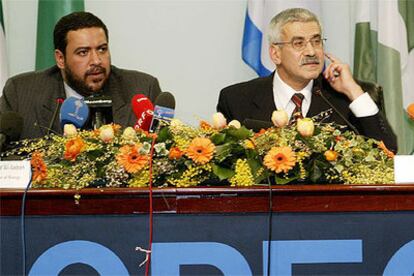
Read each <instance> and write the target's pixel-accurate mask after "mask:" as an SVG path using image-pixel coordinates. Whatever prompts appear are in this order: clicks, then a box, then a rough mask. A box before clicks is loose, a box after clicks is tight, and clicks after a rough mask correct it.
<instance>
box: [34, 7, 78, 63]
mask: <svg viewBox="0 0 414 276" xmlns="http://www.w3.org/2000/svg"><path fill="white" fill-rule="evenodd" d="M83 10H85V5H84V1H83V0H39V8H38V12H37V41H36V70H39V69H45V68H47V67H50V66H52V65H54V64H55V58H54V50H55V49H54V46H53V29H54V27H55V24H56V22H57V21H58V20H59V19H60V18H61V17H62V16H64V15H67V14H69V13H71V12H74V11H83Z"/></svg>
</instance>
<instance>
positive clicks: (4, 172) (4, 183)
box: [0, 161, 32, 189]
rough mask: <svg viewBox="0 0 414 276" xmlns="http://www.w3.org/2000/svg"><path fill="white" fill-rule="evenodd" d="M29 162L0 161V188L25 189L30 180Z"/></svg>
mask: <svg viewBox="0 0 414 276" xmlns="http://www.w3.org/2000/svg"><path fill="white" fill-rule="evenodd" d="M31 175H32V174H31V167H30V161H0V188H23V189H24V188H26V186H27V184H29V181H30V178H31Z"/></svg>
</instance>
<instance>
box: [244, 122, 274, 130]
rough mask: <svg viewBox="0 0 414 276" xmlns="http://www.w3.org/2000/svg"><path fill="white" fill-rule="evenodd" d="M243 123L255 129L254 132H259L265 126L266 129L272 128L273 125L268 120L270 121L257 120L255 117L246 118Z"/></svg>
mask: <svg viewBox="0 0 414 276" xmlns="http://www.w3.org/2000/svg"><path fill="white" fill-rule="evenodd" d="M243 125H244V126H245V127H246V128H248V129H251V130H253V131H254V132H258V131H260V130H261V129H263V128H264V129H267V128H271V127H272V126H273V123H272V122H268V121H261V120H255V119H244V121H243Z"/></svg>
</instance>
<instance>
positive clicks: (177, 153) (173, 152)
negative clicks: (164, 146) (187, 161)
mask: <svg viewBox="0 0 414 276" xmlns="http://www.w3.org/2000/svg"><path fill="white" fill-rule="evenodd" d="M183 154H184V152H182V151H181V150H180V149H179V148H178V147H172V148H171V149H170V153H169V154H168V158H169V159H180V158H181V156H183Z"/></svg>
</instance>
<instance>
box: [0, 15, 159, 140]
mask: <svg viewBox="0 0 414 276" xmlns="http://www.w3.org/2000/svg"><path fill="white" fill-rule="evenodd" d="M53 36H54V46H55V60H56V65H55V66H53V67H51V68H49V69H46V70H44V71H38V72H29V73H24V74H20V75H17V76H14V77H12V78H10V79H9V80H8V81H7V83H6V85H5V87H4V90H3V96H2V97H1V98H0V114H1V113H4V112H6V111H14V112H17V113H19V114H20V115H21V116H22V117H23V122H24V123H23V124H24V125H23V130H22V134H21V137H20V138H21V139H23V138H36V137H42V136H44V135H45V134H47V133H48V132H50V131H53V132H56V133H62V126H61V125H60V123H59V119H56V120H55V121H54V122H51V121H52V117H53V113H54V111H55V110H56V108H57V105H58V103H57V102H58V101H59V100H60V101H61V100H62V99H65V98H68V97H77V98H84V97H88V96H91V95H102V96H103V97H106V98H110V99H111V100H112V108H109V109H108V112H106V113H109V114H104V115H105V116H107V117H109V118H111V119H112V120H113V122H114V123H116V124H120V125H122V126H133V125H134V124H135V122H136V117H135V115H134V113H133V112H132V107H131V99H132V97H133V96H134V95H135V94H144V95H146V96H147V97H148V98H149V99H150V100H151V101H152V102H154V101H155V99H156V97H157V96H158V95H159V94H160V92H161V91H160V87H159V84H158V81H157V79H156V78H154V77H152V76H150V75H148V74H145V73H142V72H138V71H131V70H124V69H119V68H117V67H115V66H113V65H111V55H110V51H109V45H108V40H109V38H108V30H107V28H106V26H105V24H104V23H103V22H102V21H101V20H100V19H99V18H98V17H96V16H95V15H93V14H91V13H89V12H74V13H71V14H69V15H66V16H64V17H62V18H61V19H60V20H59V21H58V22H57V24H56V26H55V29H54V33H53ZM51 123H53V124H52V127H51V130H49V125H50V124H51Z"/></svg>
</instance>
